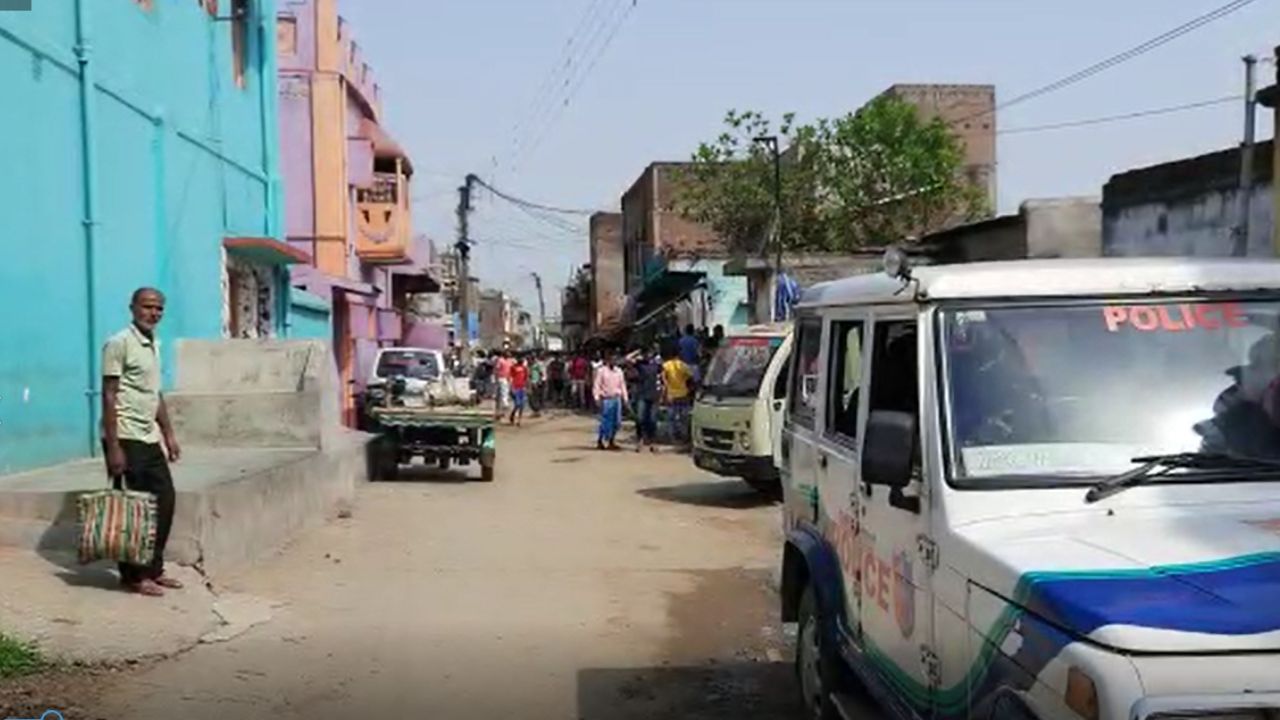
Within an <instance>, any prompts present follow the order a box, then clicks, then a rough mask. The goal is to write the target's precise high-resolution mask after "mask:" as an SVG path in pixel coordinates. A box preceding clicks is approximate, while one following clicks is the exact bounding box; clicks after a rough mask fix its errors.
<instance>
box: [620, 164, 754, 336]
mask: <svg viewBox="0 0 1280 720" xmlns="http://www.w3.org/2000/svg"><path fill="white" fill-rule="evenodd" d="M689 166H690V163H677V162H655V163H651V164H650V165H649V166H648V167H647V168H645V170H644V172H642V173H641V174H640V177H639V178H637V179H636V181H635V183H633V184H632V185H631V188H630V189H628V190H627V192H626V193H625V194H623V196H622V244H623V271H624V286H623V289H624V291H625V292H626V295H627V309H626V311H625V313H624V317H625V318H626V319H627V320H629V321H630V322H632V323H634V324H637V325H641V326H644V325H646V324H648V323H651V322H655V321H658V320H660V319H661V320H662V321H664V322H666V323H668V324H679V325H684V324H688V323H692V324H694V325H696V326H698V327H711V326H714V325H725V326H730V325H741V324H745V323H746V322H747V315H748V313H747V283H746V278H742V277H730V276H727V275H726V274H725V273H724V266H725V263H726V262H727V261H728V260H729V248H728V245H727V243H725V241H724V240H723V239H721V238H720V236H719V235H717V234H716V233H715V231H714V230H712V229H711V228H709V227H706V226H705V225H702V224H699V223H697V222H694V221H692V220H689V219H688V218H685V217H683V216H681V215H680V214H679V213H678V212H676V211H675V210H674V209H673V207H672V206H673V204H674V201H675V198H676V195H677V193H679V191H680V182H681V172H682V171H683V170H684V169H685V168H688V167H689ZM667 311H671V312H667Z"/></svg>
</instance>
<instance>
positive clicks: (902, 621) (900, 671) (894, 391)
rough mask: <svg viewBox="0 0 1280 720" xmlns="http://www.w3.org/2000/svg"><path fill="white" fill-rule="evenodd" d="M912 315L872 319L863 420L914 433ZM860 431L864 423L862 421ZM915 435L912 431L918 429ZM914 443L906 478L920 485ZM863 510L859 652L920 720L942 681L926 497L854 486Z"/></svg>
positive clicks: (915, 490) (916, 361)
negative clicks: (904, 419)
mask: <svg viewBox="0 0 1280 720" xmlns="http://www.w3.org/2000/svg"><path fill="white" fill-rule="evenodd" d="M917 338H918V336H917V322H916V319H915V315H914V314H903V315H879V314H877V316H876V317H875V318H874V325H873V326H872V338H871V347H870V366H869V368H868V371H869V375H870V377H869V381H868V396H867V414H868V415H870V413H873V412H875V411H877V410H893V411H899V412H908V413H913V414H915V416H916V420H917V428H918V427H919V419H920V408H919V397H920V392H919V377H920V367H921V366H920V358H919V353H918V341H917ZM864 427H865V420H864ZM917 432H919V431H918V430H917ZM918 448H919V443H918V442H917V451H916V453H915V459H914V470H913V475H914V477H915V478H917V479H919V478H922V477H923V475H922V472H921V463H920V453H919V449H918ZM859 484H860V488H859V492H860V497H861V501H860V502H861V506H862V541H863V542H862V551H863V557H862V563H861V571H860V576H861V593H862V614H861V620H862V633H863V637H862V646H863V649H864V650H865V651H866V652H867V654H868V656H869V657H874V658H876V663H875V667H874V670H875V671H876V672H877V673H879V674H880V676H881V679H882V680H883V681H884V682H885V683H886V684H887V686H888V687H891V688H895V689H896V690H897V693H898V695H899V699H901V700H903V701H906V702H907V703H908V704H910V705H911V707H912V708H913V709H914V710H915V711H916V713H917V714H918V715H920V716H921V717H929V716H930V715H932V714H933V713H934V711H935V710H936V705H935V704H936V703H937V701H938V697H937V693H936V689H937V686H938V684H939V682H940V679H941V666H940V659H939V656H938V654H937V653H936V651H935V650H934V649H933V648H934V641H933V632H934V628H933V587H932V582H931V576H932V572H933V569H934V568H933V565H932V563H933V562H934V561H935V560H936V557H937V553H936V546H932V545H931V543H932V539H931V537H930V533H929V526H928V517H929V513H928V507H927V506H926V502H927V497H926V494H925V493H923V492H921V486H920V484H919V482H918V480H917V482H915V483H913V484H912V486H911V487H909V488H907V489H906V490H902V489H899V490H897V491H890V489H889V488H887V487H885V486H869V485H867V484H865V483H859Z"/></svg>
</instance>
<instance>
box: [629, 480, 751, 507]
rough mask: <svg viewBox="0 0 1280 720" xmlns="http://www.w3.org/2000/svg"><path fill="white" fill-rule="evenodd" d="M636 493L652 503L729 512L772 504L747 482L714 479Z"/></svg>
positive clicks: (647, 489) (648, 489)
mask: <svg viewBox="0 0 1280 720" xmlns="http://www.w3.org/2000/svg"><path fill="white" fill-rule="evenodd" d="M636 492H638V493H640V494H641V495H643V496H645V497H647V498H652V499H654V500H665V501H667V502H673V503H680V504H682V505H695V506H698V507H717V508H728V509H730V510H746V509H749V508H758V507H767V506H769V505H773V504H774V500H773V498H770V497H767V496H765V495H763V494H761V493H758V492H756V491H755V490H752V489H751V487H750V486H748V485H747V484H746V483H744V482H740V481H738V480H715V481H711V482H692V483H685V484H682V485H667V486H663V487H649V488H641V489H640V490H637V491H636Z"/></svg>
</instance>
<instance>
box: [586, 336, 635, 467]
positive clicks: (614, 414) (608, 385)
mask: <svg viewBox="0 0 1280 720" xmlns="http://www.w3.org/2000/svg"><path fill="white" fill-rule="evenodd" d="M592 396H593V397H594V398H595V401H596V405H598V406H599V407H600V431H599V433H598V434H597V435H596V448H597V449H600V450H604V449H605V448H606V447H607V448H608V449H610V450H617V449H619V448H618V442H617V438H618V429H619V428H620V427H621V425H622V406H623V405H625V404H626V403H627V378H626V376H625V375H623V373H622V369H621V368H619V367H618V361H617V358H616V357H614V354H613V353H612V352H611V353H609V356H608V359H607V360H606V361H605V362H604V363H602V364H601V366H600V369H599V370H597V371H596V373H595V378H594V381H593V385H592Z"/></svg>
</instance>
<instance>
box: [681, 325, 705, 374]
mask: <svg viewBox="0 0 1280 720" xmlns="http://www.w3.org/2000/svg"><path fill="white" fill-rule="evenodd" d="M676 351H677V352H678V354H679V356H680V359H681V360H683V361H684V364H685V365H688V366H689V369H690V370H692V371H693V372H694V378H695V379H699V378H698V377H697V371H698V363H699V362H701V361H702V342H701V341H699V340H698V332H697V330H695V329H694V328H693V323H689V324H688V325H685V326H684V336H683V337H681V338H680V340H679V341H677V343H676Z"/></svg>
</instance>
